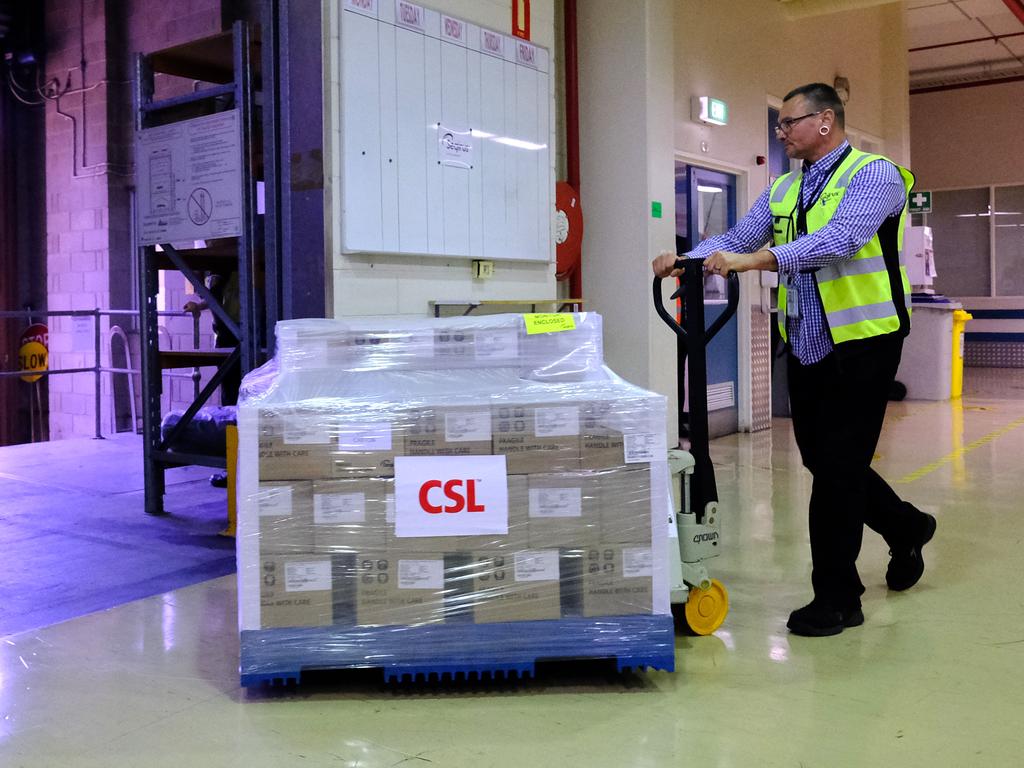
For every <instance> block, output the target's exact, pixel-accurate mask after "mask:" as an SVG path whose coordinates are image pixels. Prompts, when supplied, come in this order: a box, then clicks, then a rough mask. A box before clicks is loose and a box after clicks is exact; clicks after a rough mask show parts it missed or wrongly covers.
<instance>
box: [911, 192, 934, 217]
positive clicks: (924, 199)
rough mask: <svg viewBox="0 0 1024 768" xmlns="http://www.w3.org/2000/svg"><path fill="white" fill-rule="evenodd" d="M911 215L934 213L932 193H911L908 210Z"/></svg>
mask: <svg viewBox="0 0 1024 768" xmlns="http://www.w3.org/2000/svg"><path fill="white" fill-rule="evenodd" d="M908 210H909V211H910V212H911V213H931V212H932V193H931V192H917V191H914V192H911V193H910V208H909V209H908Z"/></svg>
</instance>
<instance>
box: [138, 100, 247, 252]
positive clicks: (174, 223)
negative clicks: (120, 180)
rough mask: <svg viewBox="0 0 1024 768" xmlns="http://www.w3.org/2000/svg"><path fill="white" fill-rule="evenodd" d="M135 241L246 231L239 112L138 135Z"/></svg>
mask: <svg viewBox="0 0 1024 768" xmlns="http://www.w3.org/2000/svg"><path fill="white" fill-rule="evenodd" d="M135 187H136V190H137V192H136V195H137V208H136V209H137V211H138V214H137V218H138V221H137V227H136V231H137V233H138V234H137V241H138V242H137V244H138V245H155V244H157V243H171V242H177V241H180V240H206V239H214V238H218V237H236V236H238V235H240V234H242V137H241V122H240V120H239V116H238V110H231V111H230V112H220V113H218V114H216V115H208V116H206V117H197V118H194V119H192V120H182V121H181V122H177V123H171V124H170V125H161V126H159V127H157V128H145V129H143V130H141V131H138V132H137V133H136V134H135Z"/></svg>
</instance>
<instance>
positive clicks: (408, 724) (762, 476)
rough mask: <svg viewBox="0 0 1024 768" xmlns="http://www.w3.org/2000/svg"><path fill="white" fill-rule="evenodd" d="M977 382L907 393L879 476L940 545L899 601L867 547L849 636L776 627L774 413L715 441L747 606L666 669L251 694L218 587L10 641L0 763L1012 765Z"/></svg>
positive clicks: (798, 583) (1022, 434) (1017, 672)
mask: <svg viewBox="0 0 1024 768" xmlns="http://www.w3.org/2000/svg"><path fill="white" fill-rule="evenodd" d="M967 387H968V396H967V397H965V399H964V401H963V403H962V405H959V404H958V405H951V404H948V403H942V404H939V403H898V404H893V406H892V408H891V410H890V414H889V418H888V421H887V427H886V431H885V434H884V436H883V440H882V442H881V444H880V445H879V449H878V457H877V460H876V467H877V468H878V469H879V470H880V471H881V472H882V473H883V475H884V476H886V477H887V478H888V479H890V481H892V482H893V484H894V487H896V488H897V490H898V491H899V492H900V493H901V495H904V496H905V497H906V498H908V499H910V500H912V501H913V502H914V503H916V504H917V505H918V506H920V507H922V508H923V509H926V510H928V511H930V512H932V513H933V514H935V515H936V517H937V518H938V521H939V528H938V533H937V534H936V538H935V540H934V541H933V542H932V543H931V544H930V545H929V546H928V547H927V549H926V550H925V559H926V562H927V565H928V567H927V570H926V572H925V576H924V579H923V580H922V582H921V583H920V584H919V585H918V586H917V587H915V588H914V589H912V590H910V591H909V592H907V593H903V594H889V593H888V592H887V591H886V589H885V584H884V570H885V564H886V561H887V554H886V551H885V547H884V544H883V543H882V542H881V541H880V540H879V539H878V538H877V537H876V536H874V535H873V534H871V533H868V534H866V536H865V545H864V550H863V554H862V555H861V560H860V563H861V573H862V578H863V580H864V582H865V584H866V585H867V586H868V591H867V593H866V594H865V596H864V613H865V615H866V617H867V622H866V623H865V625H864V626H863V627H859V628H856V629H851V630H847V631H845V632H844V633H843V634H842V635H840V636H838V637H833V638H822V639H810V638H800V637H793V636H790V635H789V634H788V633H787V632H786V629H785V620H786V616H787V614H788V612H789V610H791V609H792V608H793V607H796V606H798V605H801V604H802V603H803V602H805V601H806V600H807V599H808V597H809V591H808V578H809V565H808V551H807V543H806V525H805V514H806V512H805V509H806V500H807V495H808V492H809V482H808V476H807V475H806V473H805V472H804V471H803V470H802V469H801V467H800V466H799V461H798V458H797V454H796V450H795V445H794V443H793V441H792V438H791V435H790V433H789V428H788V422H785V421H779V422H777V423H776V424H775V425H774V427H773V429H772V430H771V431H770V432H765V433H761V434H757V435H737V436H733V437H729V438H725V439H722V440H718V441H716V442H715V444H714V446H713V449H712V454H713V457H714V460H715V464H716V468H717V471H718V481H719V483H718V484H719V489H720V493H721V496H722V500H723V502H724V507H725V509H726V510H728V511H727V513H726V515H725V518H724V519H725V522H724V526H725V530H724V533H723V536H724V539H725V541H724V543H725V551H724V552H723V555H722V556H721V557H720V558H719V560H718V562H716V563H715V564H714V566H715V567H714V570H715V575H717V576H718V577H719V578H721V579H722V581H724V582H725V584H726V585H727V586H728V588H729V590H730V596H731V600H732V609H731V612H730V615H729V617H728V619H727V621H726V623H725V625H724V626H723V628H722V629H721V630H720V631H719V632H718V633H717V634H716V635H715V636H712V637H703V638H687V637H680V638H679V639H678V641H677V663H678V670H677V672H676V673H674V674H667V673H653V674H647V675H634V676H627V677H621V678H620V677H606V676H604V675H600V674H577V675H573V676H546V677H543V678H542V679H540V680H539V681H530V682H525V683H519V684H505V685H500V686H490V685H473V686H461V687H447V688H444V687H441V688H437V687H435V688H398V689H392V688H386V687H384V686H382V685H380V684H378V683H377V682H376V680H371V679H369V678H358V679H355V680H349V681H347V682H340V683H335V684H332V685H324V686H319V687H314V688H301V689H299V691H298V692H294V691H293V692H290V693H286V694H283V695H280V694H277V695H266V694H263V695H255V696H254V695H247V694H245V693H244V692H242V691H241V690H240V689H239V688H238V687H237V673H236V668H237V653H238V645H237V635H236V629H235V597H234V589H233V579H232V578H230V577H227V578H222V579H218V580H215V581H211V582H207V583H205V584H200V585H197V586H193V587H189V588H186V589H182V590H178V591H176V592H172V593H169V594H166V595H162V596H157V597H153V598H148V599H146V600H141V601H138V602H134V603H130V604H127V605H124V606H121V607H118V608H115V609H111V610H109V611H106V612H103V613H98V614H93V615H91V616H87V617H84V618H81V619H76V620H73V621H70V622H66V623H64V624H59V625H56V626H52V627H49V628H46V629H43V630H38V631H33V632H29V633H25V634H21V635H15V636H11V637H8V638H6V639H4V640H2V641H0V765H2V766H4V768H16V767H20V766H33V768H34V767H35V766H47V767H49V766H89V767H90V768H91V767H94V766H95V767H96V768H99V767H100V766H102V767H103V768H108V767H109V766H118V767H127V766H146V768H161V767H163V766H174V768H181V766H245V767H246V768H257V767H260V766H360V767H362V768H370V767H375V766H394V765H405V766H418V765H436V766H452V767H454V768H484V767H485V766H510V767H511V766H515V768H525V767H527V766H542V767H546V766H559V767H560V768H569V767H570V766H571V767H573V768H574V767H575V766H592V767H594V768H596V767H598V766H743V767H746V766H806V767H807V768H811V767H812V766H820V767H822V768H831V767H833V766H872V767H873V768H874V767H878V766H883V767H884V766H899V768H910V767H911V766H986V767H990V766H1017V765H1021V763H1022V757H1021V755H1022V754H1024V735H1022V727H1021V722H1022V720H1024V671H1022V668H1024V596H1022V595H1024V575H1022V570H1024V569H1022V567H1021V563H1022V562H1024V557H1022V549H1024V514H1022V512H1024V459H1022V456H1024V372H1014V371H998V372H996V371H983V370H969V371H968V379H967ZM7 567H10V564H8V565H7Z"/></svg>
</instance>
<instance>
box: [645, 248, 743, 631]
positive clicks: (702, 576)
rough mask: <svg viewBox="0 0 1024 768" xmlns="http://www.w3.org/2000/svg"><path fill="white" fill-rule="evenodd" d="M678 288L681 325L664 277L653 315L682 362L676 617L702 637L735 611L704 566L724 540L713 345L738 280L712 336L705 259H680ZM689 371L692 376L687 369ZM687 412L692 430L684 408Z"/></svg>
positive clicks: (731, 281) (672, 558)
mask: <svg viewBox="0 0 1024 768" xmlns="http://www.w3.org/2000/svg"><path fill="white" fill-rule="evenodd" d="M676 268H677V269H682V270H683V274H682V275H681V276H680V278H679V279H680V285H679V288H678V289H677V290H676V291H675V293H673V294H672V296H671V297H670V300H672V301H674V300H676V299H678V298H680V297H681V298H682V307H681V317H676V316H674V315H673V314H672V313H670V312H669V311H668V309H666V307H665V299H664V295H663V294H662V290H661V280H662V278H660V277H655V278H654V308H655V310H656V311H657V313H658V315H659V317H661V319H662V320H664V321H665V324H666V325H667V326H668V327H669V328H670V329H672V331H673V333H675V334H676V349H677V353H678V358H679V371H678V383H677V388H678V393H679V435H680V440H679V447H678V448H674V449H672V450H670V451H669V452H668V465H669V472H670V474H671V477H672V497H673V506H672V511H671V514H670V519H669V538H668V546H669V578H670V590H671V603H672V613H673V615H674V616H675V617H676V619H677V623H682V622H685V627H686V628H688V629H689V630H690V631H691V632H693V634H696V635H710V634H711V633H712V632H714V631H715V630H716V629H718V628H719V627H720V626H721V625H722V622H723V621H725V616H726V614H727V613H728V611H729V593H728V591H727V590H726V589H725V586H724V585H723V584H722V582H720V581H719V580H718V579H713V578H711V577H710V575H709V574H708V569H707V567H706V566H705V564H704V563H705V561H706V560H710V559H711V558H713V557H716V556H717V555H718V553H719V550H720V545H721V534H720V527H721V523H720V521H719V514H718V511H719V510H718V488H717V486H716V485H715V469H714V467H713V466H712V464H711V454H710V451H709V446H708V443H709V440H710V438H709V437H708V387H707V356H706V355H707V345H708V344H709V343H710V341H711V339H713V338H714V336H715V334H717V333H718V332H719V331H720V330H721V329H722V327H723V326H724V325H725V324H726V323H727V322H728V321H729V319H730V318H731V317H732V316H733V315H735V314H736V307H737V305H738V304H739V277H738V276H737V275H736V273H735V272H731V273H729V276H728V278H727V284H728V294H727V297H728V298H727V303H726V308H725V311H724V312H722V314H721V315H720V316H719V317H718V318H717V319H716V320H715V321H714V322H713V323H712V324H711V325H710V326H709V327H707V328H705V326H704V264H703V260H701V259H686V258H680V259H678V260H677V261H676ZM684 360H686V361H687V362H688V364H689V376H687V375H686V366H684V364H683V361H684ZM684 402H685V403H687V404H688V411H689V419H688V422H689V423H688V424H687V423H686V419H685V415H684V411H683V403H684ZM687 430H688V431H689V450H686V449H684V448H683V436H684V435H685V434H686V433H687Z"/></svg>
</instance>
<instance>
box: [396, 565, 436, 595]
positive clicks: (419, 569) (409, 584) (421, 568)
mask: <svg viewBox="0 0 1024 768" xmlns="http://www.w3.org/2000/svg"><path fill="white" fill-rule="evenodd" d="M398 588H399V589H444V560H399V561H398Z"/></svg>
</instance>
